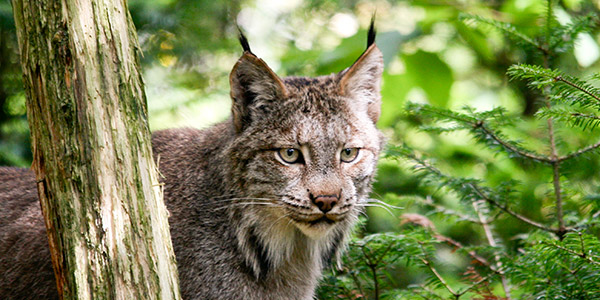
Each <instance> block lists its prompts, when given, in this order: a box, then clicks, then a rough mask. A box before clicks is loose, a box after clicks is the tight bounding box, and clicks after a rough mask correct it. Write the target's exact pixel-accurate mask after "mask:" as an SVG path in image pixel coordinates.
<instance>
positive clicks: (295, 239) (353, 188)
mask: <svg viewBox="0 0 600 300" xmlns="http://www.w3.org/2000/svg"><path fill="white" fill-rule="evenodd" d="M370 33H371V34H370V37H369V43H368V48H367V50H366V51H365V52H364V53H363V54H362V55H361V57H360V58H359V59H358V60H357V61H356V62H355V63H354V64H353V65H352V66H351V67H349V68H348V69H346V70H344V71H342V72H340V73H338V74H332V75H329V76H322V77H316V78H307V77H287V78H283V79H281V78H279V77H277V75H275V73H274V72H273V71H272V70H271V69H270V68H269V67H268V66H267V65H266V64H265V63H264V62H263V61H262V60H260V59H259V58H257V57H256V56H255V55H254V54H252V52H251V51H250V48H249V47H248V46H247V42H245V39H243V40H242V41H243V43H242V44H243V46H244V50H245V51H244V54H243V55H242V57H241V58H240V59H239V61H238V62H237V64H236V65H235V66H234V68H233V70H232V72H231V76H230V83H231V97H232V100H233V104H232V116H231V118H230V119H228V120H227V121H224V122H223V123H220V124H217V125H215V126H213V127H210V128H208V129H205V130H196V129H173V130H165V131H159V132H156V133H155V134H154V136H153V150H154V155H155V158H156V159H157V161H158V163H159V168H160V172H161V174H162V176H163V181H164V183H165V194H164V196H165V201H166V204H167V208H168V210H169V212H170V218H169V223H170V229H171V236H172V239H173V245H174V249H175V255H176V258H177V263H178V270H179V278H180V285H181V291H182V295H183V298H184V299H257V300H258V299H307V300H308V299H313V297H314V290H315V287H316V285H317V283H318V280H319V278H320V275H321V272H322V269H323V267H324V266H325V265H326V264H328V263H329V262H330V261H337V260H338V259H339V255H340V253H341V251H342V250H343V247H344V245H345V239H346V238H347V236H348V235H349V232H350V230H351V228H352V225H353V223H354V222H355V220H356V219H357V217H358V215H359V213H360V212H361V210H362V208H363V207H364V205H365V204H366V203H367V199H368V198H367V197H368V193H369V191H370V186H371V182H372V179H373V176H374V173H375V166H376V163H377V157H378V154H379V151H380V149H381V147H382V144H383V138H382V136H381V133H380V132H379V131H378V130H377V129H376V127H375V123H376V122H377V119H378V117H379V113H380V95H379V84H380V78H381V72H382V68H383V61H382V55H381V53H380V51H379V50H378V49H377V47H376V46H375V44H374V43H373V40H374V31H373V30H371V31H370ZM52 274H53V273H52V267H51V262H50V255H49V252H48V250H47V240H46V237H45V228H44V222H43V219H42V215H41V212H40V209H39V203H38V201H37V192H36V191H35V182H34V176H33V173H32V172H31V171H29V170H22V169H15V168H0V298H3V299H4V298H7V297H8V298H10V299H27V298H35V299H48V298H56V297H57V295H56V288H55V286H54V285H55V284H54V282H53V279H52Z"/></svg>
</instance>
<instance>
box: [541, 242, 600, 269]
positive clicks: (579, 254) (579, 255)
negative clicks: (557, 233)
mask: <svg viewBox="0 0 600 300" xmlns="http://www.w3.org/2000/svg"><path fill="white" fill-rule="evenodd" d="M541 243H542V244H544V245H547V246H551V247H554V248H556V249H559V250H561V251H565V252H567V253H569V254H572V255H575V256H577V257H579V258H581V259H583V260H585V261H587V262H589V263H591V264H594V265H597V266H600V262H598V261H595V260H593V259H592V258H591V257H589V256H587V255H585V253H579V252H577V251H574V250H571V249H569V248H566V247H563V246H561V245H557V244H555V243H548V242H547V241H542V242H541Z"/></svg>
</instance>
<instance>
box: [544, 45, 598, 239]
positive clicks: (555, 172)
mask: <svg viewBox="0 0 600 300" xmlns="http://www.w3.org/2000/svg"><path fill="white" fill-rule="evenodd" d="M543 57H544V68H546V69H549V68H550V61H549V53H547V52H544V53H543ZM555 80H562V81H563V82H565V83H566V84H570V85H573V86H575V88H579V87H578V86H576V85H574V84H573V83H571V82H569V81H567V80H565V79H564V78H562V77H560V76H559V77H557V78H555ZM584 92H587V91H584ZM543 94H544V100H545V102H546V107H547V108H548V109H550V108H551V107H552V104H551V102H550V99H549V97H548V95H549V94H550V87H548V86H547V87H546V88H545V89H544V93H543ZM598 100H600V99H598ZM547 122H548V137H549V138H550V152H551V158H552V183H553V185H554V196H555V197H556V218H557V219H558V230H557V231H556V232H555V234H556V235H557V236H558V238H559V239H561V240H562V238H563V236H564V235H565V233H566V232H567V230H566V228H565V220H564V217H563V202H562V194H561V188H560V162H561V161H560V160H558V157H559V156H558V152H557V150H556V141H555V139H554V124H553V120H552V117H550V118H548V121H547Z"/></svg>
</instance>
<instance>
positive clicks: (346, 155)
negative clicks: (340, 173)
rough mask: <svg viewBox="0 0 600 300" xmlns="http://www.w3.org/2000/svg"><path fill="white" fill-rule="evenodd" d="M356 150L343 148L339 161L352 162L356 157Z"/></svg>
mask: <svg viewBox="0 0 600 300" xmlns="http://www.w3.org/2000/svg"><path fill="white" fill-rule="evenodd" d="M358 150H359V149H358V148H344V149H342V153H340V160H341V161H343V162H345V163H350V162H353V161H354V160H355V159H356V157H357V156H358Z"/></svg>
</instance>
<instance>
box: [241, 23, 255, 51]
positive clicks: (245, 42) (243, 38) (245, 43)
mask: <svg viewBox="0 0 600 300" xmlns="http://www.w3.org/2000/svg"><path fill="white" fill-rule="evenodd" d="M238 32H239V36H238V39H239V40H240V44H242V48H243V49H244V52H248V53H252V50H250V44H248V39H247V38H246V36H245V35H244V33H243V32H242V29H241V28H240V27H239V26H238ZM252 54H254V53H252Z"/></svg>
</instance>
